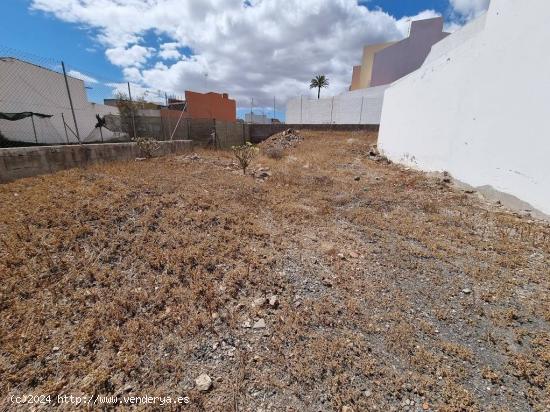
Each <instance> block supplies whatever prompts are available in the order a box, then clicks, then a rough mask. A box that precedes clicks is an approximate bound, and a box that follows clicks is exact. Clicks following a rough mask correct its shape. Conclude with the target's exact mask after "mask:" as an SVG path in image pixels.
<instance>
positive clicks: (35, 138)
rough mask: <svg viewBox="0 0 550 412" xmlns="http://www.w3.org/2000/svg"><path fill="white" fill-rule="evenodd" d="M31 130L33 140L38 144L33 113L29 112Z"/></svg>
mask: <svg viewBox="0 0 550 412" xmlns="http://www.w3.org/2000/svg"><path fill="white" fill-rule="evenodd" d="M31 122H32V131H33V132H34V141H35V142H36V144H38V137H37V136H36V127H35V125H34V115H33V114H32V113H31Z"/></svg>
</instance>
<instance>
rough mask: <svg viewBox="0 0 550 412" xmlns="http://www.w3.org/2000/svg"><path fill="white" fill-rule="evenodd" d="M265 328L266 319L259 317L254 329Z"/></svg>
mask: <svg viewBox="0 0 550 412" xmlns="http://www.w3.org/2000/svg"><path fill="white" fill-rule="evenodd" d="M264 328H265V320H263V319H259V320H258V321H256V322H255V323H254V326H252V329H264Z"/></svg>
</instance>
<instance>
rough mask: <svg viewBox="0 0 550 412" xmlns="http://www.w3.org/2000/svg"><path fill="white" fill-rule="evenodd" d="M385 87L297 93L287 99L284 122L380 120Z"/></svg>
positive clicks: (370, 122) (341, 122)
mask: <svg viewBox="0 0 550 412" xmlns="http://www.w3.org/2000/svg"><path fill="white" fill-rule="evenodd" d="M387 87H388V86H379V87H371V88H367V89H359V90H355V91H353V92H345V93H342V94H340V95H338V96H334V97H328V98H322V99H310V98H306V97H297V98H295V99H292V100H290V101H289V102H288V103H287V107H286V123H289V124H330V123H332V124H379V123H380V116H381V111H382V103H383V101H384V91H385V90H386V89H387Z"/></svg>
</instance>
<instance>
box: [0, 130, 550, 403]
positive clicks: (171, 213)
mask: <svg viewBox="0 0 550 412" xmlns="http://www.w3.org/2000/svg"><path fill="white" fill-rule="evenodd" d="M296 133H297V134H299V135H300V136H301V137H303V141H299V142H298V143H297V145H296V146H295V147H288V148H286V149H284V153H283V155H282V156H278V157H280V158H277V159H274V158H269V157H267V156H264V155H260V156H259V157H258V158H256V160H255V161H254V164H253V165H252V166H251V168H250V172H249V174H248V175H247V176H243V175H242V172H241V171H240V170H239V169H238V167H237V165H236V164H235V162H234V159H233V158H232V156H231V153H230V152H216V151H206V150H204V151H198V152H197V153H196V154H194V155H188V156H177V157H165V158H157V159H151V160H148V161H142V162H127V163H112V164H108V165H98V166H95V167H91V168H89V169H86V170H70V171H64V172H60V173H56V174H53V175H49V176H42V177H34V178H28V179H22V180H19V181H17V182H13V183H9V184H5V185H2V186H0V244H1V248H0V276H1V284H0V323H1V325H2V328H1V329H0V390H1V392H0V393H1V394H2V399H1V400H0V410H31V409H45V410H47V409H53V408H57V410H75V409H76V406H75V405H74V404H70V403H67V402H66V401H65V400H64V399H63V398H58V397H57V395H60V394H61V395H74V396H77V395H80V396H85V397H88V398H89V397H92V396H95V397H94V398H93V400H94V402H96V404H97V406H96V408H95V409H110V408H112V409H120V410H126V409H130V408H133V409H136V410H190V411H200V410H205V411H228V410H231V411H298V410H300V411H345V412H351V411H356V412H357V411H367V410H368V411H371V410H372V411H375V410H378V411H545V410H549V407H550V376H549V375H550V373H549V370H550V327H549V322H550V294H549V282H550V227H549V225H548V224H547V223H544V222H541V221H537V220H535V219H533V218H530V217H528V216H521V215H518V214H515V213H512V212H509V211H507V210H505V209H503V208H500V207H498V206H496V205H494V204H490V203H488V202H485V201H483V199H481V198H480V197H479V196H477V194H476V193H466V192H464V191H462V190H459V189H457V188H454V187H453V186H452V183H451V184H450V183H449V182H448V179H444V180H443V179H440V178H436V177H431V176H427V175H425V174H422V173H419V172H415V171H411V170H406V169H404V168H402V167H399V166H396V165H393V164H389V163H388V162H386V161H385V159H383V158H381V157H380V156H377V155H376V153H375V152H374V154H373V151H372V150H371V145H372V143H374V142H375V140H376V135H375V134H363V133H342V132H339V133H326V132H308V131H301V132H300V131H297V132H296ZM258 170H260V171H261V174H260V175H259V174H258ZM259 176H260V177H259ZM25 394H35V395H48V394H49V395H50V396H51V398H50V402H47V401H44V402H43V403H42V404H34V405H29V404H27V405H21V404H15V403H13V398H11V397H12V396H22V395H25ZM129 396H141V397H143V396H151V397H153V396H156V397H158V398H157V399H156V400H155V402H154V403H148V404H144V403H141V404H139V405H133V406H131V405H130V404H129V402H130V401H129V399H128V397H129ZM178 396H180V397H182V398H183V397H187V398H186V399H188V401H189V403H188V404H185V405H179V406H177V405H175V404H174V403H168V401H167V397H170V398H171V399H172V400H175V399H176V398H177V397H178ZM103 397H104V398H103ZM88 398H85V399H88ZM161 399H163V400H164V401H163V402H164V403H165V405H161ZM109 400H111V401H112V402H116V404H115V405H108V401H109ZM81 408H82V406H81ZM87 408H88V409H94V408H93V407H92V406H87Z"/></svg>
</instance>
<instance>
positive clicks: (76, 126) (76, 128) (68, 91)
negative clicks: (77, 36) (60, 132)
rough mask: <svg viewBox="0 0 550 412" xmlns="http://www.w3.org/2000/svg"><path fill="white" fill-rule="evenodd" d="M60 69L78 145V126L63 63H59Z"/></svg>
mask: <svg viewBox="0 0 550 412" xmlns="http://www.w3.org/2000/svg"><path fill="white" fill-rule="evenodd" d="M61 67H62V68H63V77H65V86H66V87H67V94H68V95H69V103H70V105H71V113H72V114H73V121H74V129H75V130H76V138H77V139H78V143H81V142H80V133H79V132H78V124H77V123H76V116H75V114H74V106H73V99H72V97H71V90H70V89H69V81H68V80H67V72H66V71H65V63H63V62H61ZM81 144H82V143H81Z"/></svg>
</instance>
